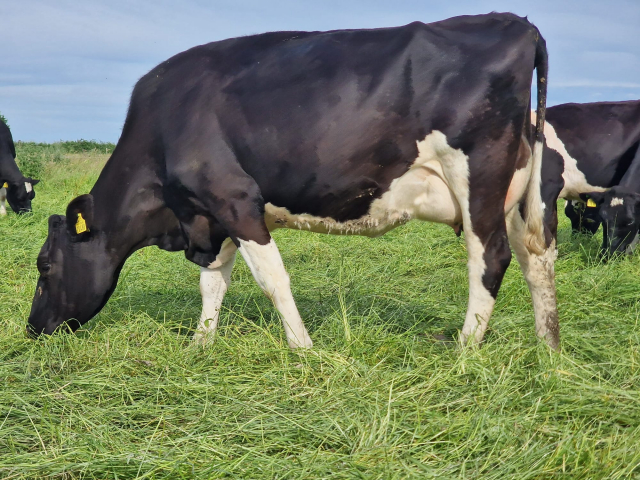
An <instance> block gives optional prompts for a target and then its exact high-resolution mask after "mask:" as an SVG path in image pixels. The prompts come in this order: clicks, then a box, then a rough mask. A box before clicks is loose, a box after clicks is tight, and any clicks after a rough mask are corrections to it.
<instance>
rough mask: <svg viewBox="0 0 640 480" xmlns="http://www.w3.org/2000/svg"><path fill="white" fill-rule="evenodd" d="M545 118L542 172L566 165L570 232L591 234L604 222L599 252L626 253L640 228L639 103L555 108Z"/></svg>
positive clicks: (564, 192) (565, 187) (551, 108)
mask: <svg viewBox="0 0 640 480" xmlns="http://www.w3.org/2000/svg"><path fill="white" fill-rule="evenodd" d="M546 120H547V123H546V124H545V138H546V144H547V147H548V148H549V149H550V150H545V156H544V160H543V165H544V167H543V169H544V168H547V165H551V164H557V163H563V164H564V173H563V179H564V188H563V189H562V191H561V192H560V198H565V199H567V204H566V207H565V213H566V215H567V216H568V217H569V219H570V220H571V227H572V230H573V231H574V232H581V233H589V234H593V233H595V232H596V231H597V230H598V227H599V226H600V223H601V222H602V223H603V243H602V252H603V254H605V255H610V254H614V253H623V252H630V251H631V249H632V247H633V245H634V243H635V242H634V240H635V239H636V237H637V234H638V228H639V227H640V217H639V216H638V213H639V210H638V208H639V204H640V101H638V100H634V101H627V102H598V103H584V104H579V103H567V104H563V105H556V106H554V107H549V108H548V109H547V118H546ZM552 168H557V167H556V166H555V165H554V166H553V167H552Z"/></svg>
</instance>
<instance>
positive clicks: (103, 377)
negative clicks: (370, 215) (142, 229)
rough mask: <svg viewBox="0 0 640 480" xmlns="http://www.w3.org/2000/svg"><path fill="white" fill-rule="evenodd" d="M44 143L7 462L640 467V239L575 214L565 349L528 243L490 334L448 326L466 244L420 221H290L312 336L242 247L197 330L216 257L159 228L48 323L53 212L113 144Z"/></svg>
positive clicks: (376, 474)
mask: <svg viewBox="0 0 640 480" xmlns="http://www.w3.org/2000/svg"><path fill="white" fill-rule="evenodd" d="M34 148H35V147H34ZM18 153H19V154H20V151H19V152H18ZM34 158H35V157H34ZM38 158H39V157H38ZM43 158H44V161H43V162H42V164H41V165H39V167H38V168H41V172H42V173H43V176H42V179H43V181H42V182H41V183H40V184H38V185H37V187H36V191H37V196H36V200H35V202H34V208H35V212H34V213H33V214H31V215H26V216H22V217H17V216H16V215H15V214H9V215H8V216H7V217H5V218H2V219H0V248H1V252H2V254H1V255H0V271H2V276H1V277H0V305H1V306H2V309H1V319H2V328H1V329H0V384H1V387H0V477H2V478H42V477H52V478H65V479H66V478H134V477H137V476H139V477H146V478H194V477H198V478H219V477H236V478H327V477H331V478H409V477H412V478H438V479H440V478H487V479H492V478H495V479H500V480H504V479H507V478H508V479H518V480H522V479H533V478H556V477H561V478H608V479H617V478H640V467H639V465H640V448H638V445H640V390H639V388H638V385H640V325H638V318H639V303H638V297H639V294H640V279H639V273H640V259H638V257H637V256H636V257H635V258H632V259H623V260H619V261H615V262H611V263H609V264H607V265H602V264H600V263H599V262H598V260H597V256H596V252H597V248H598V243H599V241H600V239H599V238H594V239H589V238H581V239H579V240H575V239H573V240H572V239H571V238H570V235H569V233H570V232H569V225H568V222H567V221H566V219H565V218H564V217H562V219H561V225H560V239H559V258H558V263H557V284H558V293H559V302H560V320H561V335H562V353H560V354H554V353H551V352H550V351H549V350H548V349H547V348H546V347H545V346H544V345H542V344H541V343H540V342H538V341H537V340H536V339H535V336H534V327H533V311H532V307H531V301H530V297H529V294H528V292H527V289H526V285H525V283H524V281H523V278H522V275H521V273H520V271H519V269H518V267H517V264H516V261H515V259H514V261H513V262H512V266H511V267H510V268H509V271H508V272H507V275H506V277H505V280H504V283H503V286H502V289H501V291H500V296H499V299H498V303H497V306H496V310H495V314H494V317H493V319H492V322H491V326H490V328H491V330H490V333H489V335H488V336H487V340H486V342H485V344H484V345H483V346H482V348H480V349H463V350H460V349H457V348H448V347H446V346H443V345H442V344H439V343H437V342H434V341H433V335H434V334H442V333H445V334H451V333H453V332H455V331H456V329H458V328H460V327H461V326H462V322H463V318H464V312H465V309H466V303H467V280H466V266H465V265H466V252H465V245H464V241H463V239H457V238H456V237H455V235H454V234H453V231H452V230H451V229H449V228H447V227H443V226H439V225H429V224H419V223H411V224H409V225H407V226H405V227H403V228H399V229H397V230H395V231H393V232H390V233H389V234H387V235H385V236H384V237H381V238H378V239H366V238H358V237H351V238H349V237H331V236H322V235H314V234H309V233H302V232H291V231H278V232H276V233H275V235H274V236H275V239H276V242H277V243H278V246H279V247H280V251H281V252H282V256H283V258H284V263H285V265H286V267H287V269H288V271H289V273H290V275H291V278H292V286H293V293H294V296H295V298H296V300H297V303H298V306H299V308H300V311H301V314H302V316H303V318H304V320H305V322H306V325H307V327H308V328H309V330H310V333H311V336H312V338H313V340H314V342H315V346H314V348H313V350H311V351H308V352H292V351H290V350H289V349H288V348H287V347H286V341H285V339H284V334H283V331H282V327H281V325H280V321H279V319H278V317H277V315H276V313H275V311H274V309H273V308H272V306H271V304H270V303H269V301H268V300H267V299H266V298H265V297H264V296H263V295H262V293H261V292H260V290H259V288H258V287H257V286H256V284H255V282H254V281H253V279H252V277H251V274H250V272H249V270H248V268H247V267H246V265H245V264H244V263H243V261H242V260H241V259H240V258H239V259H238V261H237V263H236V266H235V269H234V272H233V279H232V284H231V288H230V290H229V293H228V294H227V297H226V299H225V302H224V306H223V314H222V318H221V328H220V330H219V333H218V335H217V338H216V341H215V343H214V344H213V345H212V346H210V347H206V348H201V347H197V346H195V345H192V344H191V342H190V340H191V335H192V333H193V329H194V328H195V326H196V323H197V319H198V317H199V314H200V307H201V301H200V295H199V289H198V274H199V270H198V268H197V267H196V266H195V265H193V264H190V263H189V262H187V261H186V260H185V259H184V256H183V255H182V254H179V253H172V254H170V253H167V252H162V251H160V250H158V249H156V248H148V249H145V250H142V251H140V252H138V253H136V254H135V255H133V256H132V258H130V259H129V261H128V262H127V264H126V266H125V268H124V270H123V273H122V276H121V279H120V283H119V285H118V288H117V290H116V292H115V293H114V295H113V297H112V299H111V300H110V302H109V303H108V304H107V306H106V308H105V309H104V310H103V312H102V313H100V314H99V315H98V317H97V318H96V319H94V320H93V321H91V322H90V323H88V324H87V325H86V326H85V327H84V328H83V329H82V330H81V331H79V332H78V333H77V334H76V335H56V336H53V337H48V338H43V339H41V340H39V341H32V340H28V339H26V338H25V335H24V329H25V322H26V319H27V316H28V314H29V309H30V305H31V299H32V295H33V291H34V288H35V282H36V278H37V271H36V268H35V258H36V256H37V253H38V251H39V249H40V247H41V245H42V243H43V242H44V239H45V237H46V234H47V231H46V229H47V222H46V219H47V217H48V215H49V214H52V213H61V214H62V213H64V210H65V207H66V204H67V203H68V201H69V200H71V199H72V198H73V197H75V196H76V195H79V194H82V193H86V192H88V191H89V190H90V188H91V186H92V185H93V182H94V181H95V179H96V178H97V175H98V173H99V171H100V168H101V166H102V164H103V162H104V161H105V160H106V156H105V155H99V154H98V153H96V152H94V153H92V154H69V152H66V153H64V152H63V153H62V154H60V155H58V156H56V157H55V158H53V159H47V158H45V157H43Z"/></svg>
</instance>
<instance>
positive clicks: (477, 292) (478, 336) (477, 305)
mask: <svg viewBox="0 0 640 480" xmlns="http://www.w3.org/2000/svg"><path fill="white" fill-rule="evenodd" d="M467 225H470V223H465V224H464V236H465V237H464V238H465V240H466V243H467V254H468V255H469V261H468V263H467V265H468V267H469V305H468V307H467V315H466V317H465V320H464V325H463V326H462V331H461V332H460V341H461V343H462V344H466V343H480V342H481V341H482V339H483V338H484V334H485V332H486V331H487V327H488V326H489V319H490V318H491V313H492V312H493V307H494V305H495V303H496V300H495V298H493V296H492V295H491V293H490V292H489V290H487V289H486V288H485V286H484V283H482V277H483V276H484V273H485V270H486V268H487V266H486V264H485V262H484V247H483V246H482V242H481V241H480V238H478V236H477V235H476V234H475V233H473V231H471V229H467Z"/></svg>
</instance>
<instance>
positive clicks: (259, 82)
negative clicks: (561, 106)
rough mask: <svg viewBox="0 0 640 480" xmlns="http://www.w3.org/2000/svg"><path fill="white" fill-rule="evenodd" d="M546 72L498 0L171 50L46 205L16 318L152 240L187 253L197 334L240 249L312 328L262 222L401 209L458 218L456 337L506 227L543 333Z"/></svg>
mask: <svg viewBox="0 0 640 480" xmlns="http://www.w3.org/2000/svg"><path fill="white" fill-rule="evenodd" d="M535 68H537V74H538V103H537V108H538V112H539V116H538V119H537V124H536V127H535V131H534V132H532V131H531V130H532V128H531V123H530V122H531V119H530V109H529V104H530V96H531V78H532V74H533V70H534V69H535ZM546 71H547V54H546V47H545V43H544V40H543V39H542V37H541V36H540V34H539V32H538V30H537V29H536V28H535V27H534V26H533V25H531V24H530V23H529V22H528V21H527V20H526V19H522V18H520V17H516V16H514V15H511V14H495V13H494V14H489V15H481V16H465V17H456V18H451V19H448V20H445V21H441V22H436V23H432V24H426V25H425V24H423V23H419V22H416V23H412V24H409V25H406V26H403V27H397V28H384V29H374V30H343V31H332V32H274V33H266V34H263V35H256V36H249V37H242V38H234V39H229V40H224V41H220V42H215V43H210V44H208V45H202V46H199V47H195V48H193V49H191V50H188V51H186V52H183V53H180V54H178V55H176V56H175V57H173V58H170V59H169V60H167V61H166V62H164V63H162V64H160V65H159V66H157V67H156V68H154V69H153V70H151V72H149V73H148V74H147V75H145V76H144V77H143V78H142V79H141V80H140V81H139V82H138V83H137V85H136V86H135V88H134V91H133V94H132V97H131V103H130V106H129V112H128V115H127V119H126V121H125V125H124V128H123V131H122V136H121V138H120V140H119V142H118V144H117V146H116V149H115V151H114V152H113V154H112V156H111V158H110V159H109V161H108V163H107V164H106V166H105V168H104V170H103V171H102V173H101V174H100V177H99V179H98V181H97V182H96V184H95V186H94V187H93V189H92V191H91V194H88V195H82V196H80V197H78V198H76V199H74V200H72V201H71V203H70V204H69V206H68V207H67V212H66V217H64V216H60V215H53V216H51V217H50V219H49V235H48V238H47V241H46V242H45V244H44V246H43V247H42V250H41V252H40V255H39V256H38V269H39V271H40V278H39V279H38V283H37V287H36V292H35V296H34V300H33V305H32V308H31V314H30V316H29V330H30V331H31V332H32V333H33V334H36V335H37V334H40V333H46V334H50V333H52V332H53V331H54V330H55V329H56V328H57V327H58V326H59V325H61V324H62V323H64V322H65V321H69V323H68V325H69V327H70V328H71V329H75V328H77V327H78V326H79V325H81V324H83V323H85V322H87V321H88V320H89V319H91V318H92V317H93V316H94V315H96V314H97V313H98V312H99V311H100V309H101V308H102V307H103V306H104V304H105V303H106V302H107V300H108V299H109V296H110V295H111V293H112V292H113V290H114V288H115V286H116V283H117V280H118V275H119V273H120V270H121V269H122V266H123V264H124V262H125V260H126V259H127V257H129V256H130V255H131V254H132V252H134V251H135V250H137V249H139V248H142V247H146V246H148V245H157V246H158V247H160V248H162V249H165V250H171V251H176V250H184V251H185V255H186V257H187V258H188V259H189V260H191V261H192V262H194V263H196V264H198V265H200V267H201V278H200V289H201V293H202V297H203V311H202V316H201V320H200V323H199V325H198V331H197V332H196V339H197V340H199V341H204V340H206V339H207V338H208V337H209V336H210V335H212V334H213V333H214V332H215V330H216V326H217V323H218V315H219V310H220V306H221V304H222V299H223V296H224V294H225V292H226V290H227V286H228V285H229V280H230V275H231V269H232V268H233V263H234V259H235V256H236V251H237V250H239V251H240V253H241V254H242V256H243V257H244V259H245V260H246V262H247V264H248V266H249V268H250V269H251V272H252V274H253V276H254V277H255V279H256V281H257V283H258V284H259V285H260V287H261V288H262V290H263V291H264V292H265V293H266V294H267V295H268V296H269V297H270V298H271V300H272V301H273V303H274V304H275V307H276V308H277V309H278V311H279V312H280V314H281V315H282V318H283V323H284V329H285V333H286V336H287V340H288V343H289V345H290V346H291V347H292V348H293V347H311V345H312V342H311V338H310V337H309V335H308V333H307V330H306V329H305V327H304V325H303V323H302V320H301V318H300V315H299V313H298V310H297V308H296V304H295V302H294V299H293V296H292V294H291V290H290V286H289V285H290V284H289V277H288V275H287V272H286V271H285V268H284V265H283V263H282V260H281V258H280V254H279V252H278V248H277V247H276V245H275V243H274V241H273V239H272V238H271V235H270V233H269V232H270V231H271V230H273V229H276V228H296V229H302V230H309V231H313V232H326V233H334V234H359V235H367V236H378V235H382V234H383V233H385V232H387V231H389V230H391V229H393V228H395V227H397V226H399V225H402V224H404V223H406V222H408V221H409V220H411V219H413V218H416V219H420V220H428V221H436V222H442V223H445V224H448V225H451V226H452V227H454V228H456V229H458V230H459V229H460V227H461V226H464V232H465V240H466V243H467V249H468V254H469V304H468V310H467V315H466V320H465V323H464V326H463V328H462V331H461V341H462V342H463V343H464V342H468V341H471V342H477V341H480V340H481V339H482V338H483V335H484V332H485V330H486V328H487V325H488V321H489V317H490V316H491V313H492V311H493V307H494V303H495V299H496V296H497V294H498V289H499V288H500V283H501V281H502V278H503V275H504V273H505V270H506V269H507V267H508V265H509V262H510V260H511V251H510V248H509V242H508V238H507V230H509V239H510V240H511V242H512V244H513V246H514V248H515V251H516V254H517V256H518V259H519V261H520V264H521V266H522V269H523V271H524V274H525V277H526V279H527V281H528V284H529V288H530V290H531V293H532V297H533V303H534V309H535V317H536V330H537V333H538V335H539V336H541V337H543V338H545V339H546V340H547V342H548V343H549V344H550V345H551V346H552V347H554V348H556V347H557V346H558V342H559V331H558V316H557V309H556V294H555V284H554V270H553V264H554V258H555V228H556V224H555V223H554V220H557V218H556V217H555V215H556V212H555V202H554V201H553V200H554V199H555V198H556V197H550V199H551V203H545V202H544V201H543V197H542V189H541V163H542V129H543V126H544V111H545V99H546ZM533 143H535V146H534V148H533V154H532V148H531V145H532V144H533ZM555 195H556V196H557V192H555Z"/></svg>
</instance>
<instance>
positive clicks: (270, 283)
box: [239, 238, 313, 348]
mask: <svg viewBox="0 0 640 480" xmlns="http://www.w3.org/2000/svg"><path fill="white" fill-rule="evenodd" d="M239 243H240V248H239V250H240V253H241V254H242V257H243V258H244V260H245V261H246V262H247V265H248V266H249V268H250V269H251V273H252V274H253V277H254V278H255V279H256V282H258V285H259V286H260V288H261V289H262V291H263V292H264V293H265V294H266V295H267V297H269V298H270V299H271V301H272V302H273V304H274V305H275V307H276V308H277V309H278V311H279V312H280V315H282V324H283V325H284V331H285V333H286V335H287V342H288V343H289V346H290V347H291V348H298V347H304V348H311V347H312V346H313V342H312V341H311V337H309V334H308V333H307V329H306V328H305V326H304V324H303V323H302V319H301V318H300V314H299V313H298V308H297V307H296V303H295V301H294V299H293V295H292V293H291V286H290V281H289V275H288V274H287V271H286V270H285V268H284V264H283V263H282V258H281V257H280V252H279V251H278V247H277V246H276V243H275V242H274V241H273V238H271V239H270V240H269V242H268V243H266V244H264V245H261V244H260V243H258V242H255V241H253V240H239Z"/></svg>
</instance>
